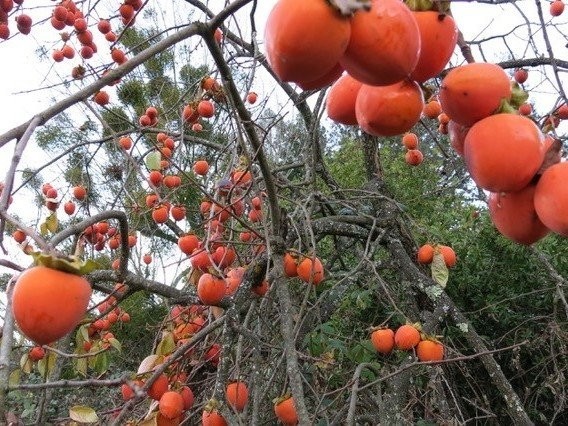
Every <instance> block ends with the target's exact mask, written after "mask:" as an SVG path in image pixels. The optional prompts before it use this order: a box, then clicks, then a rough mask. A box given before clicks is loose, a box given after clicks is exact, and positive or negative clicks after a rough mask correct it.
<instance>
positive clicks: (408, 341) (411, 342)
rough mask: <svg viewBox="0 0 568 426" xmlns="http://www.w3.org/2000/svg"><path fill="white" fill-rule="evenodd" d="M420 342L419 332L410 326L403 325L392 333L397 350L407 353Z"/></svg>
mask: <svg viewBox="0 0 568 426" xmlns="http://www.w3.org/2000/svg"><path fill="white" fill-rule="evenodd" d="M418 342H420V332H419V331H418V330H417V329H416V327H414V326H413V325H410V324H404V325H401V326H400V327H398V328H397V330H396V332H395V333H394V344H395V346H396V347H397V348H398V349H401V350H403V351H407V350H410V349H412V348H413V347H415V346H416V345H417V344H418Z"/></svg>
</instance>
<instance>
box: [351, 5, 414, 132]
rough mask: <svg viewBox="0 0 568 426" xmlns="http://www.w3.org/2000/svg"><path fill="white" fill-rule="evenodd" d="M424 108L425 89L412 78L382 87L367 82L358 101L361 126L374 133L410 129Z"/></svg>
mask: <svg viewBox="0 0 568 426" xmlns="http://www.w3.org/2000/svg"><path fill="white" fill-rule="evenodd" d="M401 4H402V3H401ZM405 7H406V6H405ZM423 108H424V99H423V96H422V90H420V87H419V86H418V84H417V83H416V82H414V81H410V80H404V81H401V82H398V83H395V84H392V85H390V86H380V87H375V86H368V85H365V84H363V85H362V86H361V88H360V89H359V94H358V95H357V101H356V102H355V113H356V116H357V122H358V123H359V126H360V127H361V129H363V130H364V131H365V132H367V133H369V134H371V135H373V136H395V135H400V134H402V133H404V132H407V131H409V130H410V129H411V128H412V126H414V125H415V124H416V123H417V122H418V120H420V114H421V113H422V109H423Z"/></svg>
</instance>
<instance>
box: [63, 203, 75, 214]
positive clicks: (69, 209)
mask: <svg viewBox="0 0 568 426" xmlns="http://www.w3.org/2000/svg"><path fill="white" fill-rule="evenodd" d="M63 210H64V211H65V213H67V214H68V215H72V214H73V213H75V203H74V202H73V201H67V202H66V203H65V204H63Z"/></svg>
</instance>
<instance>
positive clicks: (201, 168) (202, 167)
mask: <svg viewBox="0 0 568 426" xmlns="http://www.w3.org/2000/svg"><path fill="white" fill-rule="evenodd" d="M208 171H209V163H208V162H207V161H206V160H197V161H196V162H195V163H194V164H193V172H194V173H195V174H196V175H199V176H205V175H206V174H207V172H208Z"/></svg>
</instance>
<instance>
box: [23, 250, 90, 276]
mask: <svg viewBox="0 0 568 426" xmlns="http://www.w3.org/2000/svg"><path fill="white" fill-rule="evenodd" d="M30 255H31V256H32V257H33V259H34V262H35V263H36V265H41V266H46V267H48V268H51V269H57V270H58V271H63V272H69V273H71V274H75V275H85V274H88V273H89V272H92V271H94V270H95V269H98V268H100V266H99V264H98V263H97V262H95V261H94V260H93V259H87V260H86V261H84V260H81V259H80V258H79V257H77V256H63V255H54V254H50V253H44V252H39V251H36V252H32V253H30Z"/></svg>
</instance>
